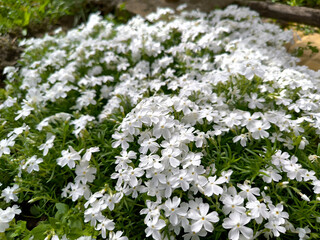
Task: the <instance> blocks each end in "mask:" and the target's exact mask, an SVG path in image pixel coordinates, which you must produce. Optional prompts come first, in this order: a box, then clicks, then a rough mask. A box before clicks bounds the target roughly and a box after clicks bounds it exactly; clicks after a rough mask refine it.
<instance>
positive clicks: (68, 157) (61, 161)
mask: <svg viewBox="0 0 320 240" xmlns="http://www.w3.org/2000/svg"><path fill="white" fill-rule="evenodd" d="M81 151H82V150H80V151H79V152H77V151H75V150H74V149H73V148H72V147H71V146H69V150H62V152H61V154H62V157H60V158H58V159H57V163H58V165H60V166H61V167H64V166H65V165H68V167H69V168H74V167H75V166H76V164H75V161H76V160H80V159H81V156H80V153H81Z"/></svg>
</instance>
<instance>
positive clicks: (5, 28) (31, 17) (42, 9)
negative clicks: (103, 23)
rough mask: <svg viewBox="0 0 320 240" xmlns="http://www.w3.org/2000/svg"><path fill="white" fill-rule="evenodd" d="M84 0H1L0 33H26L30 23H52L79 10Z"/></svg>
mask: <svg viewBox="0 0 320 240" xmlns="http://www.w3.org/2000/svg"><path fill="white" fill-rule="evenodd" d="M84 3H85V0H52V1H51V0H30V1H29V0H3V1H0V34H5V33H12V32H16V33H18V34H19V32H20V31H21V32H22V34H27V32H26V29H27V28H28V27H29V26H30V25H32V24H39V23H42V22H47V23H49V24H54V23H55V21H57V19H58V18H60V17H61V16H64V15H72V14H77V13H79V12H81V8H82V7H83V6H84Z"/></svg>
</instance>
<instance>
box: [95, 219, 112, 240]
mask: <svg viewBox="0 0 320 240" xmlns="http://www.w3.org/2000/svg"><path fill="white" fill-rule="evenodd" d="M113 229H114V222H113V220H110V219H108V218H105V219H104V220H103V221H101V223H99V224H98V225H97V226H96V230H101V236H102V237H103V238H106V237H107V233H106V232H107V230H109V231H112V230H113Z"/></svg>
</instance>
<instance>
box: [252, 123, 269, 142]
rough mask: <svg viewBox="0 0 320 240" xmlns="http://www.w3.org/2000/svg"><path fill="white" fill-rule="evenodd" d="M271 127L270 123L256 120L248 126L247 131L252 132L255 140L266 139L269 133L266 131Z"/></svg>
mask: <svg viewBox="0 0 320 240" xmlns="http://www.w3.org/2000/svg"><path fill="white" fill-rule="evenodd" d="M270 127H271V125H270V123H269V122H263V121H261V120H255V121H254V122H252V124H251V125H247V129H248V130H249V131H250V132H251V135H252V137H253V138H254V139H260V138H266V137H268V136H269V133H268V132H267V131H265V130H267V129H269V128H270Z"/></svg>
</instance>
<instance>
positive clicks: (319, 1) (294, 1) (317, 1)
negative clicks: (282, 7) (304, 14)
mask: <svg viewBox="0 0 320 240" xmlns="http://www.w3.org/2000/svg"><path fill="white" fill-rule="evenodd" d="M272 2H274V3H283V4H287V5H290V6H296V7H311V8H320V0H272Z"/></svg>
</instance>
